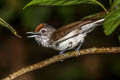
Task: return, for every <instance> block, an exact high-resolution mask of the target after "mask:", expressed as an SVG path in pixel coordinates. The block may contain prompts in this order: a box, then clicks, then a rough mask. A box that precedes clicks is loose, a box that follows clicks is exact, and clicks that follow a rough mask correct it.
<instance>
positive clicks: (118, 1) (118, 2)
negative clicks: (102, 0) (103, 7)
mask: <svg viewBox="0 0 120 80" xmlns="http://www.w3.org/2000/svg"><path fill="white" fill-rule="evenodd" d="M116 7H117V8H118V7H120V0H114V2H113V5H112V7H111V9H114V8H116Z"/></svg>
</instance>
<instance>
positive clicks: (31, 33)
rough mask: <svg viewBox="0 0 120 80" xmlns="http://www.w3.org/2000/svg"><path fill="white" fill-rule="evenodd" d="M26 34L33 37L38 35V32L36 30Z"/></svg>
mask: <svg viewBox="0 0 120 80" xmlns="http://www.w3.org/2000/svg"><path fill="white" fill-rule="evenodd" d="M26 34H27V35H28V36H27V37H28V38H34V37H37V36H38V35H40V33H37V32H27V33H26Z"/></svg>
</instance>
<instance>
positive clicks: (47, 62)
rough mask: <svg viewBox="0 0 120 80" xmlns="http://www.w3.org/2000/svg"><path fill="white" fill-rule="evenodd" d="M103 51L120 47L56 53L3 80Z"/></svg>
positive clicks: (117, 49) (11, 79) (119, 48)
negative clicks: (72, 58) (65, 60)
mask: <svg viewBox="0 0 120 80" xmlns="http://www.w3.org/2000/svg"><path fill="white" fill-rule="evenodd" d="M102 53H120V47H111V48H89V49H81V50H80V54H79V53H77V52H76V51H71V52H67V53H65V54H62V55H56V56H53V57H51V58H49V59H46V60H44V61H41V62H39V63H36V64H33V65H30V66H27V67H24V68H22V69H20V70H18V71H16V72H14V73H12V74H10V75H9V76H7V77H5V78H3V79H2V80H13V79H15V78H17V77H19V76H21V75H23V74H25V73H27V72H30V71H33V70H36V69H40V68H43V67H45V66H48V65H50V64H52V63H55V62H58V61H61V60H64V59H68V58H71V57H78V56H80V55H88V54H102Z"/></svg>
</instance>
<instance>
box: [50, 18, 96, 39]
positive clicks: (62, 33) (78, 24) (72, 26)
mask: <svg viewBox="0 0 120 80" xmlns="http://www.w3.org/2000/svg"><path fill="white" fill-rule="evenodd" d="M93 21H95V19H92V20H91V19H88V20H83V21H77V22H74V23H71V24H68V25H65V26H63V27H61V28H59V29H58V30H56V31H55V32H54V33H53V35H52V39H53V40H54V41H57V40H59V39H60V38H61V37H64V36H65V35H67V34H68V33H70V32H71V31H73V30H75V29H81V26H83V25H85V24H88V23H91V22H93Z"/></svg>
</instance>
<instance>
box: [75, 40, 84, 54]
mask: <svg viewBox="0 0 120 80" xmlns="http://www.w3.org/2000/svg"><path fill="white" fill-rule="evenodd" d="M82 44H83V41H80V42H79V45H78V47H77V48H76V51H77V52H78V53H79V55H80V48H81V46H82Z"/></svg>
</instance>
